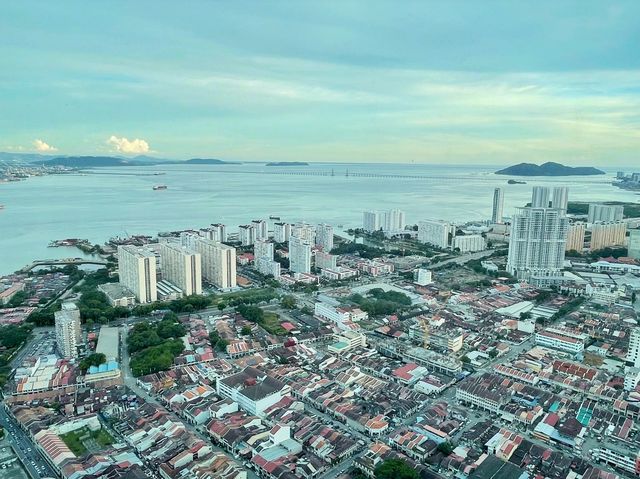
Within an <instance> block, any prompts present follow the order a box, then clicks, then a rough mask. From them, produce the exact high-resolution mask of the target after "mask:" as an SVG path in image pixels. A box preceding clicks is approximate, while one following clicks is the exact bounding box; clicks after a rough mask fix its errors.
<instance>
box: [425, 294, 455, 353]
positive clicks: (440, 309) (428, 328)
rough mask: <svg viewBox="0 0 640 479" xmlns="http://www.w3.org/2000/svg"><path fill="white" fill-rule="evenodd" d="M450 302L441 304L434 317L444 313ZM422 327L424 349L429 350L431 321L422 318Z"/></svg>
mask: <svg viewBox="0 0 640 479" xmlns="http://www.w3.org/2000/svg"><path fill="white" fill-rule="evenodd" d="M448 302H449V300H448V299H447V300H446V301H445V302H444V303H442V304H439V305H438V307H437V308H436V309H435V311H434V313H433V315H432V317H436V316H437V315H438V313H440V311H442V310H443V309H444V308H446V306H447V303H448ZM419 321H420V325H421V326H422V332H423V335H422V347H423V348H424V349H429V341H430V336H431V329H430V326H429V321H428V320H427V319H426V318H420V320H419Z"/></svg>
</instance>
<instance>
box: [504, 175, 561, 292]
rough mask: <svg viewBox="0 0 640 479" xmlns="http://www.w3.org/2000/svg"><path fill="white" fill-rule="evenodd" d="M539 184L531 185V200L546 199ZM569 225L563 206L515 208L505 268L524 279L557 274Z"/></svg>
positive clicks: (540, 200)
mask: <svg viewBox="0 0 640 479" xmlns="http://www.w3.org/2000/svg"><path fill="white" fill-rule="evenodd" d="M541 188H542V187H536V188H534V197H533V200H534V201H532V203H536V202H544V201H547V200H545V197H546V198H547V199H548V192H547V194H546V195H545V194H544V192H541ZM547 190H548V188H547ZM536 193H537V195H538V198H537V200H536ZM568 228H569V220H568V219H567V216H566V214H565V210H563V209H560V208H544V207H524V208H516V214H515V215H514V216H513V218H512V222H511V239H510V241H509V256H508V258H507V271H508V272H509V273H511V274H512V275H514V276H517V277H518V278H519V279H525V280H527V279H530V278H532V277H536V276H537V277H547V276H554V275H557V274H559V273H560V271H561V269H562V267H563V265H564V255H565V247H566V242H567V230H568Z"/></svg>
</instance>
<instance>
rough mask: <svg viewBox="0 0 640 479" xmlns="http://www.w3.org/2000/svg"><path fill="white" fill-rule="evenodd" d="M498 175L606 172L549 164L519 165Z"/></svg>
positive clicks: (598, 173)
mask: <svg viewBox="0 0 640 479" xmlns="http://www.w3.org/2000/svg"><path fill="white" fill-rule="evenodd" d="M495 174H496V175H513V176H589V175H604V174H605V172H604V171H602V170H599V169H597V168H593V167H592V166H575V167H574V166H565V165H561V164H560V163H554V162H551V161H549V162H547V163H543V164H542V165H536V164H534V163H519V164H517V165H513V166H509V167H507V168H504V169H502V170H498V171H496V172H495Z"/></svg>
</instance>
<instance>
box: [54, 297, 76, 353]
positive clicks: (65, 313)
mask: <svg viewBox="0 0 640 479" xmlns="http://www.w3.org/2000/svg"><path fill="white" fill-rule="evenodd" d="M54 317H55V324H56V342H57V344H58V351H59V352H60V354H61V355H62V357H65V358H77V357H78V346H80V343H81V341H82V328H81V326H80V310H79V309H78V307H77V306H76V305H75V303H62V309H61V310H60V311H56V312H55V313H54Z"/></svg>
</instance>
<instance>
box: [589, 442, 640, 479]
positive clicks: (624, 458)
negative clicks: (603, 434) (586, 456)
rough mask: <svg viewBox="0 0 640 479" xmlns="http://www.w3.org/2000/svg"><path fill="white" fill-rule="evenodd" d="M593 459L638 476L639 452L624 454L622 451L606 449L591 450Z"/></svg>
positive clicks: (639, 474)
mask: <svg viewBox="0 0 640 479" xmlns="http://www.w3.org/2000/svg"><path fill="white" fill-rule="evenodd" d="M591 453H592V454H593V458H594V459H596V460H597V461H599V462H604V463H605V464H609V465H610V466H613V467H617V468H618V469H622V470H623V471H625V472H627V473H629V474H631V475H635V476H640V452H636V453H630V454H626V453H625V452H624V451H623V450H622V451H621V450H617V449H616V450H613V449H609V448H607V447H603V448H597V449H592V450H591Z"/></svg>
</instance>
